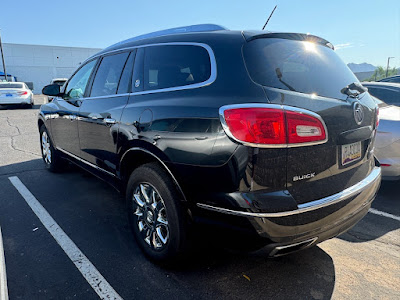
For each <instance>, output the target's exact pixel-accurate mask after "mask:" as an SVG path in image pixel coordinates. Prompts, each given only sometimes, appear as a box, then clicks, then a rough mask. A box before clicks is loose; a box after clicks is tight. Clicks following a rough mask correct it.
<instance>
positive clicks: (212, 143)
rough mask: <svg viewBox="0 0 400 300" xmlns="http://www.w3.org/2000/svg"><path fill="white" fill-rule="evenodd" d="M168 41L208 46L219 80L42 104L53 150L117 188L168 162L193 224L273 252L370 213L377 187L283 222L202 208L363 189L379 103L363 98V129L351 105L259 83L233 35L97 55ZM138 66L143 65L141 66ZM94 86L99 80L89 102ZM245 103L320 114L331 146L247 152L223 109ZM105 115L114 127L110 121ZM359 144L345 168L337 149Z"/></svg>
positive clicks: (264, 205) (280, 207)
mask: <svg viewBox="0 0 400 300" xmlns="http://www.w3.org/2000/svg"><path fill="white" fill-rule="evenodd" d="M171 42H194V43H203V44H206V45H208V46H209V47H210V48H211V49H212V51H213V53H214V55H215V61H216V70H217V76H216V79H215V81H214V82H212V83H211V84H208V85H206V86H202V87H198V88H192V89H184V90H175V91H168V92H155V93H140V92H141V89H140V87H139V88H136V89H135V87H133V86H132V90H131V91H132V92H133V93H127V94H122V95H113V96H112V97H107V96H104V97H98V98H88V97H83V98H82V99H80V100H78V101H69V100H66V99H63V98H61V97H58V98H56V99H55V100H54V101H53V102H52V103H49V104H46V105H43V106H42V107H41V110H40V115H39V125H42V124H45V126H46V127H47V128H48V129H49V132H50V135H51V139H52V141H53V143H54V144H55V146H56V147H57V149H62V150H65V151H67V152H68V153H70V154H73V155H74V156H71V155H68V153H66V152H65V151H64V152H62V154H63V155H65V157H66V158H68V159H70V160H72V161H74V162H75V163H78V164H80V165H81V166H82V167H84V168H86V169H87V170H89V171H91V172H93V173H94V174H96V175H97V176H99V177H101V178H102V179H104V180H106V181H107V182H110V183H111V184H113V185H114V186H115V187H117V188H118V189H120V190H123V189H124V183H125V181H126V179H127V177H129V174H130V172H131V171H132V168H133V167H135V166H138V165H140V164H141V163H145V162H148V161H152V160H155V161H159V162H162V163H163V164H164V167H166V168H168V170H169V171H170V173H171V174H172V176H173V177H174V178H175V180H176V184H177V186H178V187H179V189H180V190H181V191H182V202H183V203H185V205H186V206H187V208H188V210H189V211H190V215H191V217H193V219H194V220H203V219H204V218H205V219H208V220H210V219H211V220H214V221H215V223H220V222H221V223H224V224H225V223H229V224H231V225H232V226H234V225H235V226H236V227H240V228H241V229H246V230H249V233H257V234H258V235H259V236H262V237H264V238H266V239H267V240H268V241H270V243H272V244H271V245H279V244H288V243H292V242H296V241H301V240H304V239H307V238H310V237H318V241H322V240H324V239H327V238H330V237H333V236H336V235H337V234H339V233H341V232H343V231H345V230H346V229H348V228H349V227H351V226H352V225H354V224H355V223H356V222H357V221H358V220H359V219H360V218H361V217H363V216H364V215H365V214H366V212H367V210H368V208H369V207H370V204H371V202H372V200H373V198H374V197H375V193H376V191H377V189H378V186H379V184H375V185H373V186H372V187H369V188H368V189H366V190H364V191H363V192H362V193H361V194H358V195H357V196H355V197H353V198H352V199H350V200H348V201H346V203H342V202H341V203H339V204H336V205H332V206H329V207H327V208H322V209H319V210H316V211H312V212H309V213H304V214H301V215H293V216H287V217H279V218H276V217H274V218H250V217H249V218H247V217H238V216H230V215H225V214H221V213H217V212H211V211H207V210H204V209H202V208H199V207H198V206H197V204H198V203H202V204H208V205H212V206H215V207H220V208H227V209H231V210H235V211H247V212H255V213H260V212H281V211H290V210H296V209H297V208H298V205H299V204H303V203H306V202H310V201H314V200H318V199H321V198H323V197H327V196H329V195H332V194H335V193H338V192H341V191H342V190H344V189H345V188H348V187H350V186H352V185H354V184H356V183H358V182H359V181H361V180H363V179H364V178H365V177H366V176H367V175H368V174H370V172H371V171H372V169H373V168H374V167H375V160H374V157H373V155H372V153H371V150H372V147H371V144H372V141H373V139H374V132H375V115H376V112H375V110H376V105H375V103H374V101H373V100H372V99H371V98H370V96H369V95H368V93H365V94H364V95H363V97H362V98H361V99H358V100H357V101H359V102H360V103H361V105H362V106H363V109H364V111H365V118H364V120H363V123H362V124H360V125H357V124H356V123H355V121H354V117H353V102H354V101H356V100H355V99H352V98H349V99H347V100H342V99H333V98H326V97H316V98H315V97H314V98H313V97H312V96H311V95H308V94H302V93H297V92H292V91H285V90H279V89H274V88H269V87H265V86H261V85H259V84H257V83H255V82H254V81H252V79H251V78H250V76H249V73H248V71H247V69H246V64H245V61H244V58H243V54H242V51H243V46H244V45H245V44H246V43H247V41H246V39H245V38H244V36H243V35H242V34H241V32H236V31H215V32H207V33H195V34H190V33H187V34H177V35H169V36H162V37H157V38H151V39H144V40H140V41H136V42H127V43H121V44H119V45H116V46H111V47H109V48H107V49H105V50H103V51H102V52H100V55H106V54H107V53H109V52H110V51H116V52H118V51H119V49H121V50H120V51H132V49H136V48H135V47H139V48H137V49H141V48H140V47H141V46H143V45H151V44H160V43H171ZM126 49H128V50H126ZM140 51H141V50H138V55H137V58H138V57H139V52H140ZM136 66H141V62H140V60H139V61H138V59H137V60H136V62H135V68H136ZM95 69H96V68H95ZM139 70H140V68H139ZM94 72H95V71H94ZM134 76H138V78H141V77H140V76H142V75H141V74H138V75H134ZM92 77H93V74H92ZM92 81H93V78H91V79H90V81H89V87H88V88H87V89H86V92H85V96H87V95H88V90H90V84H91V83H92ZM244 103H265V104H267V103H272V104H284V105H288V106H293V107H298V108H303V109H307V110H310V111H312V112H315V113H317V114H319V115H320V116H321V117H322V119H323V120H324V121H325V123H326V126H327V130H328V137H329V138H328V141H327V142H326V143H324V144H321V145H315V146H305V147H295V148H282V149H267V148H255V147H248V146H244V145H241V144H239V143H237V142H235V141H233V140H232V139H230V138H229V137H228V136H227V134H226V133H225V132H224V130H223V128H222V126H221V123H220V120H219V114H218V110H219V108H220V107H221V106H223V105H228V104H244ZM93 117H94V118H93ZM106 118H112V119H114V120H116V123H115V124H107V123H105V122H104V119H106ZM356 141H362V149H363V150H362V159H361V160H359V161H357V162H355V163H353V164H350V165H346V166H344V167H343V166H341V162H340V157H341V153H340V151H341V150H340V149H341V145H343V144H349V143H353V142H356ZM149 153H151V154H149ZM312 172H315V174H316V175H315V177H313V178H311V179H305V180H301V181H296V182H294V181H293V177H294V176H298V175H303V174H308V173H312ZM271 247H272V246H271Z"/></svg>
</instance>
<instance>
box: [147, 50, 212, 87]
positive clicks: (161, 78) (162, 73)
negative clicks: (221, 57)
mask: <svg viewBox="0 0 400 300" xmlns="http://www.w3.org/2000/svg"><path fill="white" fill-rule="evenodd" d="M210 76H211V63H210V57H209V55H208V52H207V50H206V49H204V48H203V47H200V46H194V45H165V46H149V47H146V48H145V55H144V89H145V90H156V89H163V88H169V87H179V86H185V85H189V84H194V83H199V82H204V81H206V80H208V79H209V78H210Z"/></svg>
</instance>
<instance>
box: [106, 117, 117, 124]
mask: <svg viewBox="0 0 400 300" xmlns="http://www.w3.org/2000/svg"><path fill="white" fill-rule="evenodd" d="M104 122H105V123H107V124H115V123H117V121H115V119H111V118H105V119H104Z"/></svg>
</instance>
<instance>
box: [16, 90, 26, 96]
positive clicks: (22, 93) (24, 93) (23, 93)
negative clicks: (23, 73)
mask: <svg viewBox="0 0 400 300" xmlns="http://www.w3.org/2000/svg"><path fill="white" fill-rule="evenodd" d="M17 94H18V95H20V96H23V95H28V92H27V91H24V92H18V93H17Z"/></svg>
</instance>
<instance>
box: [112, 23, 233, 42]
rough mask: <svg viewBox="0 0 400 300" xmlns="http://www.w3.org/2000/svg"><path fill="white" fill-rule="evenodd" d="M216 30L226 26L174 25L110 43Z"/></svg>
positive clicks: (223, 28) (224, 28)
mask: <svg viewBox="0 0 400 300" xmlns="http://www.w3.org/2000/svg"><path fill="white" fill-rule="evenodd" d="M217 30H228V29H227V28H226V27H223V26H220V25H216V24H198V25H190V26H183V27H176V28H170V29H164V30H160V31H155V32H151V33H146V34H143V35H139V36H136V37H133V38H130V39H127V40H125V41H122V42H119V43H116V44H114V45H112V46H111V47H114V46H117V45H120V44H124V43H127V42H134V41H138V40H143V39H148V38H154V37H159V36H164V35H170V34H177V33H187V32H205V31H217ZM109 48H110V47H109Z"/></svg>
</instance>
